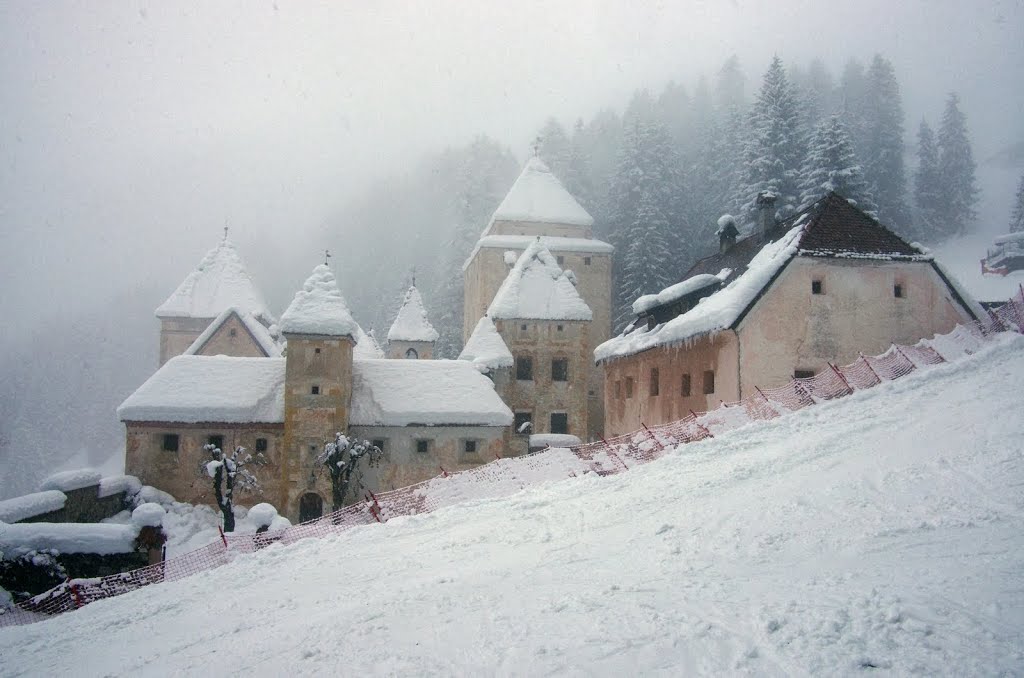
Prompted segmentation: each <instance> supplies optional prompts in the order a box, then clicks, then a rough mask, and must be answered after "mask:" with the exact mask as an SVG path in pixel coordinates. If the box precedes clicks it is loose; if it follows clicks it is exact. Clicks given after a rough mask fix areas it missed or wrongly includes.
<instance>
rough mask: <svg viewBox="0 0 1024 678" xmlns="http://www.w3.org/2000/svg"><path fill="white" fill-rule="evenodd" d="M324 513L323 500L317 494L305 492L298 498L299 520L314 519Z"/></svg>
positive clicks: (302, 521) (301, 521)
mask: <svg viewBox="0 0 1024 678" xmlns="http://www.w3.org/2000/svg"><path fill="white" fill-rule="evenodd" d="M323 514H324V500H323V499H322V498H321V497H320V495H319V494H316V493H314V492H307V493H306V494H304V495H302V497H301V498H300V499H299V522H300V523H304V522H306V521H307V520H315V519H316V518H319V517H320V516H322V515H323Z"/></svg>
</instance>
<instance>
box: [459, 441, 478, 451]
mask: <svg viewBox="0 0 1024 678" xmlns="http://www.w3.org/2000/svg"><path fill="white" fill-rule="evenodd" d="M462 451H463V452H465V453H466V454H474V453H475V452H476V441H475V440H463V441H462Z"/></svg>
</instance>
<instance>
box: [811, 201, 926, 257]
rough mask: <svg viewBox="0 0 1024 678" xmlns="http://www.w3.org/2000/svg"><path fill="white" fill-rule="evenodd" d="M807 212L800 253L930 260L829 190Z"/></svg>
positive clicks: (824, 255)
mask: <svg viewBox="0 0 1024 678" xmlns="http://www.w3.org/2000/svg"><path fill="white" fill-rule="evenodd" d="M807 213H808V214H810V220H809V221H808V222H807V227H806V228H805V229H804V234H803V237H801V238H800V246H799V251H798V252H797V254H799V255H800V256H813V257H839V258H853V259H883V260H887V261H899V260H902V261H930V260H931V255H928V254H925V253H924V252H922V251H921V250H919V249H917V248H916V247H914V246H913V245H910V244H908V243H907V242H906V241H905V240H903V239H902V238H900V237H899V236H898V235H896V234H895V233H893V232H892V231H890V230H889V229H888V228H886V227H885V226H882V225H881V224H880V223H878V222H877V221H875V220H874V219H872V218H871V217H869V216H868V215H867V214H865V213H864V212H862V211H861V210H860V209H858V208H856V207H854V206H853V205H851V204H850V203H849V201H848V200H846V199H845V198H843V197H842V196H841V195H839V194H838V193H834V192H833V193H829V194H828V195H826V196H825V197H824V198H822V199H821V200H819V201H818V202H816V203H815V204H814V205H811V207H809V208H808V209H807Z"/></svg>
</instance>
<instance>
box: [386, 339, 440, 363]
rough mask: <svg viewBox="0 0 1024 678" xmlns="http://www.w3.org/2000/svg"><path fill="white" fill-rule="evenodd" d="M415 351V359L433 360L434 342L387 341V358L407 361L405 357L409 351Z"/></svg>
mask: <svg viewBox="0 0 1024 678" xmlns="http://www.w3.org/2000/svg"><path fill="white" fill-rule="evenodd" d="M410 348H411V349H413V350H415V351H416V359H418V360H432V359H433V358H434V342H432V341H389V342H388V352H387V357H388V358H394V359H401V360H408V358H406V357H405V353H406V351H408V350H409V349H410Z"/></svg>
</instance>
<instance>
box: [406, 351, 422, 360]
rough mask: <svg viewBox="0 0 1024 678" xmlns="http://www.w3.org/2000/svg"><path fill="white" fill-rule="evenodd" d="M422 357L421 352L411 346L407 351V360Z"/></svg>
mask: <svg viewBox="0 0 1024 678" xmlns="http://www.w3.org/2000/svg"><path fill="white" fill-rule="evenodd" d="M419 357H420V354H419V353H417V352H416V349H414V348H410V349H409V350H408V351H406V352H405V358H406V360H416V359H418V358H419Z"/></svg>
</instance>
